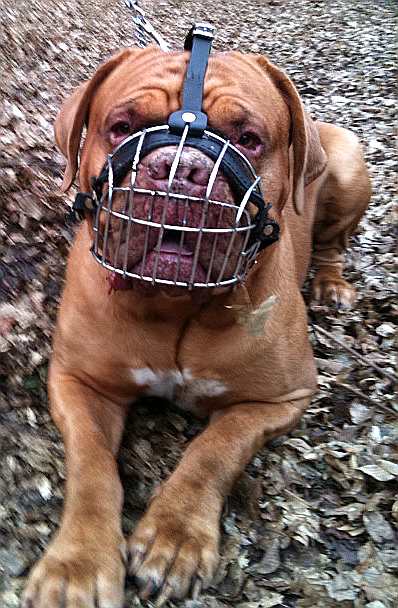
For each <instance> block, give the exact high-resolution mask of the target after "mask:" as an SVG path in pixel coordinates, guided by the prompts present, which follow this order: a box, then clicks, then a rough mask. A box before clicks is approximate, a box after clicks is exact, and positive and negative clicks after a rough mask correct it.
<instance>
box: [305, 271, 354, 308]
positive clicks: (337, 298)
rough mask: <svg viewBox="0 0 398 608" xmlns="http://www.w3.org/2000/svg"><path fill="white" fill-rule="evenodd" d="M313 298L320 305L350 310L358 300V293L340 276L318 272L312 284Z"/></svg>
mask: <svg viewBox="0 0 398 608" xmlns="http://www.w3.org/2000/svg"><path fill="white" fill-rule="evenodd" d="M312 297H313V299H314V300H315V302H316V303H319V304H334V305H335V306H337V308H345V309H350V308H352V306H353V304H354V302H355V300H356V291H355V289H354V287H352V285H350V284H349V283H347V281H345V280H344V279H343V278H342V277H341V276H340V275H339V274H335V273H332V272H329V271H327V272H326V271H325V272H322V271H318V272H317V273H316V275H315V277H314V279H313V282H312Z"/></svg>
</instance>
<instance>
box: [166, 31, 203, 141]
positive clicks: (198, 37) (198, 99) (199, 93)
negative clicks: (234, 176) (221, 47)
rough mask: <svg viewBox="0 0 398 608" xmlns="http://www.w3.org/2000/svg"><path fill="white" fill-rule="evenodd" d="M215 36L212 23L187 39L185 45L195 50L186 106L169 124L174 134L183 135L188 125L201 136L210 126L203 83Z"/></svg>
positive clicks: (187, 77)
mask: <svg viewBox="0 0 398 608" xmlns="http://www.w3.org/2000/svg"><path fill="white" fill-rule="evenodd" d="M213 36H214V34H213V28H212V27H211V26H210V25H208V24H197V25H194V26H193V28H192V29H191V31H190V32H189V34H188V36H187V38H186V40H185V45H184V48H185V50H190V51H191V58H190V60H189V64H188V68H187V73H186V75H185V80H184V90H183V96H182V108H181V109H180V110H177V112H173V113H172V114H171V115H170V116H169V127H170V129H171V131H172V132H173V133H180V134H181V133H182V132H183V130H184V128H185V126H186V125H187V124H188V125H189V133H190V134H192V135H193V134H194V135H196V136H197V137H198V136H199V137H200V136H201V135H202V134H203V131H204V130H205V129H206V127H207V115H206V114H205V113H204V112H202V102H203V86H204V80H205V75H206V70H207V63H208V60H209V55H210V51H211V45H212V42H213ZM187 115H192V116H190V118H191V120H186V116H187Z"/></svg>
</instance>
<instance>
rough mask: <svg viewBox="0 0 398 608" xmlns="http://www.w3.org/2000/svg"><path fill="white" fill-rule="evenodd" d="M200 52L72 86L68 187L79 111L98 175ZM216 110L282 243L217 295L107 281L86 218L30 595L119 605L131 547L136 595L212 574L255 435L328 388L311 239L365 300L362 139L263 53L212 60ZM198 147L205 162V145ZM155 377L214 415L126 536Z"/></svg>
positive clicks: (56, 380) (185, 585)
mask: <svg viewBox="0 0 398 608" xmlns="http://www.w3.org/2000/svg"><path fill="white" fill-rule="evenodd" d="M188 57H189V55H188V54H187V53H169V54H166V53H162V52H161V51H160V50H158V49H156V48H151V47H150V48H147V49H145V50H136V49H128V50H124V51H122V52H121V53H119V54H117V55H116V56H114V57H113V58H111V59H110V60H109V61H108V62H107V63H105V64H104V65H102V66H101V67H100V68H99V69H98V70H97V72H96V73H95V74H94V76H93V78H92V79H91V80H90V81H88V82H86V83H84V84H83V85H81V86H80V87H79V88H78V89H77V90H76V91H75V92H74V93H73V94H72V96H71V97H70V98H69V99H68V100H67V101H66V102H65V104H64V105H63V107H62V108H61V111H60V114H59V116H58V119H57V123H56V139H57V143H58V145H59V147H60V149H61V150H62V152H63V154H64V155H65V157H66V159H67V167H66V172H65V178H64V184H63V187H64V189H65V190H67V189H68V188H69V187H70V186H71V184H72V181H73V179H74V177H75V174H76V172H77V168H78V154H79V148H80V140H81V135H82V130H83V127H84V125H85V124H87V135H86V140H85V142H84V145H83V149H82V153H81V162H80V169H79V173H80V186H81V189H82V190H85V191H89V190H90V183H91V179H92V177H93V176H97V175H98V174H99V172H100V171H101V168H102V166H103V164H104V160H105V158H106V155H107V154H108V153H110V152H111V151H112V149H113V148H114V147H115V146H116V145H117V144H118V143H119V142H120V141H121V140H122V139H123V138H124V137H126V135H127V134H128V133H132V132H135V131H138V130H139V129H140V128H141V127H143V126H147V125H152V124H165V123H166V122H167V117H168V116H169V114H170V113H171V112H172V111H175V110H177V109H178V108H179V107H180V105H179V104H180V95H181V87H182V82H183V78H184V74H185V70H186V65H187V61H188ZM204 110H205V111H206V112H207V114H208V117H209V124H210V125H211V126H212V128H214V129H217V130H218V131H221V132H223V133H225V134H226V135H227V136H228V137H229V138H230V139H231V141H232V142H233V143H235V144H236V145H237V146H238V147H239V148H240V149H241V151H242V152H243V153H244V154H245V155H247V157H248V158H249V159H250V160H251V162H252V164H253V165H254V167H255V168H256V170H257V172H258V173H259V174H260V175H261V176H262V178H263V182H262V183H263V184H265V186H266V189H267V192H266V197H267V200H271V201H272V202H273V214H274V218H276V219H277V220H278V221H279V223H280V226H281V238H280V241H279V242H278V243H275V244H273V245H272V246H270V247H269V248H267V249H265V250H264V251H262V252H261V253H260V255H259V256H258V258H257V263H256V264H255V266H253V268H252V270H251V271H250V273H249V275H248V278H247V281H246V282H245V284H244V285H241V286H239V287H238V288H237V289H231V290H226V289H223V290H221V291H220V292H217V290H215V291H214V292H212V295H211V296H210V297H208V298H207V299H205V300H203V298H196V297H195V291H194V292H193V295H188V293H185V292H184V293H183V294H182V295H181V294H178V295H179V297H175V295H176V294H173V293H172V294H170V293H167V292H164V291H163V290H161V289H159V288H157V287H155V288H153V289H152V291H151V290H149V292H148V290H147V291H145V292H142V291H140V289H139V288H138V289H136V288H134V289H130V290H118V291H114V292H113V293H111V294H109V284H108V280H107V279H109V276H108V275H109V273H108V272H107V271H106V270H105V269H103V268H101V266H100V265H99V264H98V263H97V262H96V261H95V260H94V259H93V257H92V255H91V253H90V246H91V242H92V229H93V228H92V223H90V222H89V221H85V222H84V223H83V225H82V226H81V228H80V230H79V231H78V234H77V236H76V240H75V243H74V246H73V248H72V251H71V254H70V259H69V265H68V271H67V280H66V286H65V289H64V293H63V299H62V305H61V308H60V311H59V316H58V325H57V330H56V335H55V340H54V353H53V357H52V361H51V368H50V374H49V392H50V399H51V411H52V415H53V417H54V420H55V422H56V424H57V425H58V427H59V428H60V430H61V432H62V434H63V437H64V440H65V445H66V456H67V470H68V478H67V492H66V505H65V511H64V515H63V519H62V524H61V528H60V530H59V532H58V534H57V536H56V537H55V538H54V540H53V541H52V543H51V545H50V547H49V548H48V550H47V553H46V554H45V556H44V557H43V559H42V560H41V561H40V562H39V563H38V564H37V565H36V567H35V568H34V569H33V571H32V573H31V575H30V580H29V582H28V585H27V589H26V591H25V595H24V605H25V606H26V607H27V606H30V607H33V608H60V607H61V606H66V607H67V608H78V607H79V608H83V607H84V608H94V605H97V606H99V607H101V608H111V607H112V608H117V607H119V608H120V607H121V606H122V604H123V587H124V577H125V567H126V564H127V555H129V556H130V562H129V570H130V572H131V573H132V574H134V575H136V576H137V580H138V583H139V585H140V588H141V591H142V595H143V596H144V597H148V596H150V595H151V594H155V593H159V598H158V603H159V604H161V603H162V602H163V601H165V600H166V599H167V598H168V597H177V598H180V597H183V596H185V595H186V594H188V593H189V592H192V591H193V592H194V593H196V594H197V592H198V590H199V589H200V588H204V587H206V586H207V585H208V584H209V583H210V581H211V579H212V577H213V574H214V571H215V568H216V565H217V554H218V542H219V520H220V514H221V511H222V507H223V501H224V498H225V496H226V495H227V494H228V492H229V491H230V489H231V486H232V484H233V483H234V480H235V479H236V478H237V477H238V476H239V474H240V473H241V471H242V470H243V468H244V467H245V465H246V464H247V463H248V462H249V461H250V459H251V458H252V456H253V455H254V453H255V452H256V450H258V449H259V448H260V447H261V446H262V445H263V444H264V442H266V441H269V440H270V439H272V438H273V437H275V436H277V435H280V434H282V433H285V432H287V431H288V430H289V429H291V428H292V427H293V426H294V425H295V424H296V423H297V421H298V420H299V419H300V416H301V415H302V413H303V411H304V410H305V408H306V407H307V406H308V404H309V402H310V399H311V396H312V395H313V394H314V392H315V391H316V370H315V365H314V359H313V355H312V351H311V346H310V344H309V340H308V337H307V317H306V310H305V306H304V302H303V298H302V296H301V293H300V288H301V285H302V283H303V280H304V278H305V276H306V273H307V269H308V266H309V264H310V260H311V255H313V258H314V259H315V260H316V261H317V263H318V264H319V270H318V272H317V274H316V276H315V279H314V288H313V289H314V294H315V297H316V298H318V299H320V300H324V301H332V302H336V303H338V304H342V305H349V304H351V303H352V302H353V300H354V290H353V288H352V287H350V286H349V285H348V284H347V283H346V281H345V280H344V279H343V278H342V252H343V249H344V247H345V246H346V243H347V239H348V237H349V236H350V234H351V233H352V231H353V230H354V228H355V227H356V225H357V224H358V221H359V219H360V218H361V215H362V214H363V212H364V210H365V209H366V206H367V204H368V201H369V197H370V185H369V179H368V175H367V170H366V168H365V165H364V162H363V158H362V154H361V149H360V146H359V143H358V141H357V138H356V137H355V136H354V135H353V134H351V133H350V132H349V131H346V130H345V129H341V128H338V127H335V126H333V125H328V124H324V123H319V122H316V123H315V122H313V121H312V120H311V119H310V118H309V117H308V116H307V115H306V114H305V112H304V110H303V107H302V104H301V102H300V99H299V96H298V94H297V91H296V90H295V88H294V86H293V84H292V83H291V81H290V80H289V79H288V78H287V77H286V76H285V75H284V74H283V73H282V72H281V71H280V70H279V69H278V68H276V67H275V66H274V65H272V64H271V63H270V62H269V61H268V60H267V59H265V58H263V57H259V56H255V55H249V56H244V55H241V54H239V53H235V52H231V53H226V54H218V55H217V54H216V55H215V56H214V57H212V58H211V59H210V61H209V67H208V71H207V75H206V81H205V90H204ZM160 154H161V155H160V157H159V155H157V154H155V155H154V156H152V157H151V158H150V159H149V160H147V169H148V171H149V172H150V173H151V176H152V177H151V179H152V180H153V183H154V184H155V185H156V184H157V182H158V181H159V180H161V179H164V175H161V176H159V174H158V173H157V171H158V169H159V162H163V161H164V157H162V154H166V152H162V153H160ZM195 158H196V157H195ZM190 160H191V163H192V162H194V164H195V162H198V163H199V164H198V167H197V168H198V169H200V170H201V171H203V170H204V169H206V162H207V161H206V160H203V158H202V159H201V158H200V156H198V159H197V160H194V161H192V158H191V159H190ZM162 167H164V163H163V165H162ZM198 175H199V177H196V178H195V177H192V175H188V174H182V175H181V176H180V185H181V184H182V188H183V190H184V188H185V190H186V192H187V193H191V192H193V191H194V192H196V191H198V190H201V189H203V186H202V185H201V179H200V172H199V173H198ZM271 296H273V298H271V299H270V297H271ZM264 302H274V304H273V307H272V308H271V309H270V310H269V314H268V318H267V319H263V321H262V324H263V326H262V328H261V331H260V332H259V331H256V332H253V331H252V330H251V326H250V319H251V318H254V317H255V316H256V312H255V311H260V312H261V310H262V306H263V305H264ZM242 311H246V318H247V319H249V321H248V322H247V323H245V322H243V321H242V317H243V318H245V315H244V314H243V315H242ZM250 314H252V315H254V317H251V316H250ZM256 318H257V321H258V320H259V319H260V321H261V315H260V316H257V317H256ZM257 330H258V328H257ZM145 393H146V394H155V395H164V396H168V397H169V398H171V399H172V400H173V401H175V402H176V403H177V404H179V405H180V406H181V407H183V408H185V409H189V410H191V411H194V412H195V413H197V414H198V415H200V416H206V417H209V425H208V426H207V428H206V430H205V431H204V432H203V433H202V434H201V435H199V436H198V437H196V438H195V439H194V440H193V441H192V443H191V444H190V446H189V448H188V449H187V451H186V453H185V455H184V457H183V459H182V461H181V463H180V464H179V466H178V467H177V469H176V471H175V472H174V473H173V474H172V476H171V477H170V479H168V480H167V481H166V482H165V483H164V484H163V485H162V487H161V488H160V489H159V491H158V493H157V494H156V496H154V498H153V499H152V501H151V503H150V506H149V508H148V511H147V513H146V514H145V515H144V517H143V519H142V520H141V522H140V523H139V525H138V527H137V528H136V530H135V531H134V533H133V535H132V537H131V538H130V539H128V541H127V544H126V543H125V541H124V538H123V535H122V531H121V521H120V520H121V509H122V502H123V493H122V488H121V484H120V481H119V477H118V472H117V466H116V454H117V452H118V448H119V443H120V439H121V436H122V432H123V426H124V421H125V418H126V414H127V411H128V408H129V405H130V404H131V403H132V402H134V400H135V399H137V398H138V397H139V396H140V395H143V394H145ZM95 602H97V603H96V604H95Z"/></svg>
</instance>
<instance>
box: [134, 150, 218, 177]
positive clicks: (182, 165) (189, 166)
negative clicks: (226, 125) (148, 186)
mask: <svg viewBox="0 0 398 608" xmlns="http://www.w3.org/2000/svg"><path fill="white" fill-rule="evenodd" d="M175 156H176V148H174V147H173V146H167V147H165V148H160V149H158V150H155V151H154V152H152V153H151V154H149V155H148V156H147V158H146V162H145V164H146V166H147V168H148V174H149V176H150V177H151V178H152V180H154V181H155V182H164V181H165V180H168V179H169V176H170V171H171V167H172V165H173V162H174V159H175ZM213 166H214V163H213V161H212V160H211V159H210V158H208V157H206V156H205V155H204V154H202V153H201V152H199V151H198V150H195V149H193V148H186V149H184V150H183V151H182V154H181V157H180V159H179V162H178V166H177V169H176V173H175V176H174V179H175V180H176V181H178V182H179V183H182V182H183V183H186V184H187V186H189V185H194V186H206V184H207V183H208V180H209V177H210V173H211V170H212V168H213Z"/></svg>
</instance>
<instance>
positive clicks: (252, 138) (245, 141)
mask: <svg viewBox="0 0 398 608" xmlns="http://www.w3.org/2000/svg"><path fill="white" fill-rule="evenodd" d="M238 144H239V145H240V146H242V147H243V148H246V149H247V150H253V151H255V150H257V149H258V147H259V146H261V141H260V138H259V137H258V136H257V135H256V134H255V133H252V132H251V131H245V132H244V133H242V135H241V136H240V138H239V140H238Z"/></svg>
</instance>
